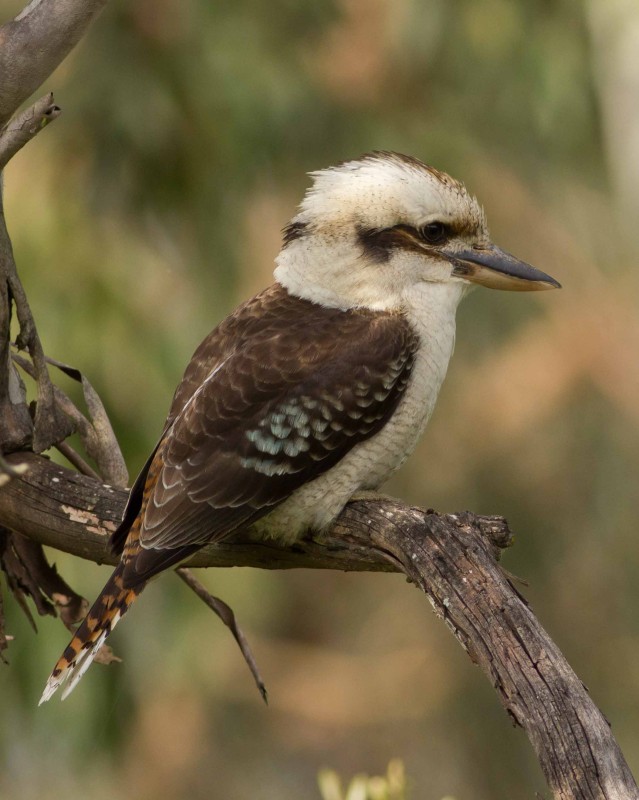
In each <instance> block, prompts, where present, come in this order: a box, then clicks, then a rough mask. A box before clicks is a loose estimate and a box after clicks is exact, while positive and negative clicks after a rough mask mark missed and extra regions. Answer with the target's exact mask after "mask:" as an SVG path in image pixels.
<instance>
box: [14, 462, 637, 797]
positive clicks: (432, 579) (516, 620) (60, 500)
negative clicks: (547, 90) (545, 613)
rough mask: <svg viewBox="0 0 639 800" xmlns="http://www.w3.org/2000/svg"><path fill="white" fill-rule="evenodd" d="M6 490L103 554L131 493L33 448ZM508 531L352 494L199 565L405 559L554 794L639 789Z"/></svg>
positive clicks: (29, 530) (17, 524) (67, 541)
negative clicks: (530, 597)
mask: <svg viewBox="0 0 639 800" xmlns="http://www.w3.org/2000/svg"><path fill="white" fill-rule="evenodd" d="M9 460H10V461H15V462H16V463H17V462H18V461H24V462H27V463H28V464H29V469H28V471H27V472H26V474H25V475H24V476H22V477H20V478H17V479H14V480H12V481H11V482H10V483H9V484H8V485H7V486H6V487H5V488H3V490H2V492H0V525H6V526H7V527H10V528H12V529H14V530H18V531H19V532H20V533H22V534H24V535H26V536H29V537H31V538H33V539H35V540H36V541H38V542H42V543H44V544H49V545H51V546H53V547H57V548H58V549H61V550H65V551H67V552H72V553H74V554H75V555H78V556H81V557H83V558H89V559H90V560H93V561H97V562H98V563H102V562H105V561H111V562H112V561H113V559H112V557H111V556H110V555H109V554H108V553H107V551H106V546H105V545H106V537H107V534H108V533H109V532H110V531H112V530H113V529H114V528H115V526H116V524H117V522H118V521H119V519H120V517H121V514H122V509H123V507H124V503H125V502H126V497H127V493H126V491H124V490H121V489H113V488H111V487H108V486H105V485H103V484H100V483H99V482H97V481H94V480H92V479H91V478H89V477H86V476H82V475H78V474H77V473H74V472H72V471H70V470H67V469H65V468H62V467H59V466H57V465H55V464H52V463H51V462H49V461H47V460H46V459H44V458H42V457H38V456H34V455H33V454H27V453H20V454H18V453H16V454H14V455H12V456H10V457H9ZM510 541H511V535H510V532H509V530H508V526H507V524H506V523H505V521H504V520H503V519H501V518H499V517H477V516H475V515H473V514H470V513H467V512H464V513H460V514H449V515H445V516H440V515H438V514H435V513H432V512H430V513H429V512H426V511H423V510H422V509H419V508H410V507H407V506H406V505H403V504H402V503H400V502H398V501H395V500H391V499H384V500H375V501H372V500H358V501H354V502H351V503H349V505H348V506H347V507H346V509H345V510H344V511H343V512H342V514H341V515H340V517H339V519H338V520H337V522H336V523H335V525H334V527H333V529H332V530H331V531H330V533H329V535H328V536H323V537H321V539H320V538H312V537H310V538H308V539H305V540H304V541H302V542H300V543H299V544H297V545H295V546H294V547H290V548H282V547H278V546H277V545H275V544H268V543H264V542H255V541H252V540H251V534H250V531H242V532H241V535H240V536H238V537H237V538H236V539H234V540H233V541H229V542H227V543H224V544H221V545H217V546H215V547H208V548H205V549H204V550H202V551H201V552H200V553H198V554H197V556H196V557H195V558H194V559H193V560H192V562H191V565H193V566H232V565H236V566H249V565H250V566H258V567H265V568H277V569H281V568H289V567H316V568H333V569H343V570H368V571H382V570H386V571H389V570H390V571H401V572H404V573H405V574H406V575H407V576H408V577H409V578H410V580H411V581H412V582H414V583H415V584H416V585H417V586H418V587H419V588H420V589H421V590H422V591H423V592H425V594H426V595H427V596H428V598H429V600H430V601H431V603H432V605H433V608H434V609H435V613H436V614H437V615H438V616H439V617H441V618H442V619H444V621H445V622H446V623H447V625H448V627H449V628H450V629H451V630H452V632H453V634H454V636H455V637H456V639H457V640H458V641H459V643H460V644H461V645H462V647H463V648H464V650H465V651H466V652H467V653H468V655H469V656H470V658H471V659H472V660H473V662H474V663H476V664H477V665H478V666H479V667H480V668H481V669H482V670H483V672H484V673H485V674H486V675H487V677H488V678H489V680H490V681H491V683H492V685H493V686H494V688H495V690H496V692H497V694H498V696H499V699H500V701H501V703H502V705H503V706H504V708H505V709H506V710H507V711H508V713H509V714H510V715H511V716H512V718H513V719H514V720H515V722H516V723H517V724H518V725H521V726H522V727H523V728H524V730H525V731H526V733H527V735H528V737H529V739H530V741H531V743H532V745H533V747H534V749H535V751H536V753H537V756H538V758H539V761H540V764H541V766H542V769H543V771H544V774H545V776H546V779H547V781H548V784H549V786H550V787H551V789H552V791H553V793H554V796H555V798H558V799H560V800H577V799H579V800H583V799H584V798H588V799H592V800H595V799H596V800H636V798H637V797H638V796H639V789H638V788H637V785H636V783H635V782H634V779H633V777H632V775H631V773H630V770H629V768H628V766H627V764H626V762H625V760H624V757H623V755H622V753H621V751H620V749H619V747H618V745H617V743H616V741H615V739H614V737H613V736H612V733H611V731H610V727H609V725H608V723H607V722H606V720H605V718H604V717H603V715H602V714H601V712H600V711H599V710H598V709H597V707H596V706H595V705H594V703H593V702H592V700H591V698H590V696H589V695H588V692H587V690H586V689H585V687H584V685H583V684H582V682H581V681H580V680H579V678H578V677H577V676H576V675H575V673H574V672H573V671H572V669H571V668H570V666H569V665H568V663H567V662H566V660H565V659H564V657H563V655H562V654H561V652H560V651H559V649H558V647H557V646H556V645H555V643H554V642H553V641H552V639H551V638H550V637H549V636H548V634H547V633H546V631H545V630H544V629H543V628H542V626H541V625H540V623H539V621H538V620H537V619H536V617H535V616H534V614H533V613H532V611H531V610H530V608H529V607H528V605H527V603H526V601H525V600H524V599H523V598H522V596H521V595H520V594H519V592H518V591H517V590H516V589H515V588H514V587H513V585H512V583H511V582H510V580H509V578H508V576H507V574H506V573H505V572H504V571H503V570H502V569H501V567H500V566H499V564H498V563H497V556H498V554H499V551H500V549H501V548H503V547H506V546H508V545H509V544H510Z"/></svg>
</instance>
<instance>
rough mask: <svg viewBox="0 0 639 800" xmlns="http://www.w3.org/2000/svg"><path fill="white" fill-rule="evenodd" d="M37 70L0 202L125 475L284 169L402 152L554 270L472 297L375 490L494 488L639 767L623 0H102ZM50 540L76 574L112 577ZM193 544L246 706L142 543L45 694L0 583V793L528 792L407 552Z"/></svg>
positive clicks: (215, 316)
mask: <svg viewBox="0 0 639 800" xmlns="http://www.w3.org/2000/svg"><path fill="white" fill-rule="evenodd" d="M21 5H22V4H21V3H20V2H16V0H5V2H4V3H3V7H2V16H3V18H4V19H8V18H9V17H10V16H11V15H12V14H13V13H15V12H16V11H17V10H18V9H19V8H20V7H21ZM46 88H47V89H49V88H50V89H53V90H55V96H56V100H57V101H58V103H59V104H60V105H61V106H62V107H63V109H64V114H63V116H62V117H61V118H60V119H59V120H58V121H57V122H56V123H55V125H54V126H52V127H51V129H50V130H47V131H46V132H45V133H43V134H42V135H41V136H39V137H38V138H37V139H36V141H35V142H33V143H32V144H30V145H29V146H28V147H27V148H26V149H25V150H24V151H23V152H22V153H21V154H20V155H19V156H18V157H17V158H16V159H15V160H14V161H13V162H12V163H11V165H10V167H9V169H8V170H7V172H6V176H5V206H6V213H7V217H8V221H9V225H10V230H11V232H12V235H13V241H14V246H15V250H16V257H17V260H18V264H19V267H20V270H21V275H22V279H23V281H24V283H25V285H26V288H27V291H28V293H29V297H30V300H31V303H32V306H33V310H34V312H35V314H36V319H37V321H38V323H39V326H40V333H41V335H42V338H43V341H44V343H45V348H46V350H47V352H48V353H49V354H50V355H51V356H53V357H55V358H58V359H61V360H63V361H66V362H68V363H71V364H74V365H76V366H78V367H79V368H81V369H82V370H83V371H85V372H86V374H87V375H88V376H89V378H90V380H91V381H92V382H93V383H94V385H95V387H96V388H97V389H98V391H99V392H100V393H101V395H102V398H103V400H104V401H105V404H106V406H107V408H108V409H109V411H110V413H111V415H112V419H113V422H114V424H115V426H116V430H117V433H118V435H119V437H120V440H121V443H122V446H123V449H124V452H125V456H126V458H127V461H128V464H129V467H130V470H131V474H132V476H133V475H134V474H135V472H136V470H137V469H138V468H139V467H140V466H141V465H142V463H143V460H144V458H145V456H146V454H147V453H148V452H149V450H150V448H151V447H152V446H153V444H154V441H155V438H156V436H157V435H158V433H159V430H160V428H161V425H162V422H163V418H164V414H165V412H166V410H167V406H168V403H169V401H170V398H171V394H172V392H173V388H174V386H175V384H176V382H177V381H178V379H179V377H180V374H181V370H182V369H183V367H184V365H185V364H186V362H187V360H188V359H189V357H190V355H191V352H192V350H193V349H194V347H195V346H196V344H197V343H198V342H199V340H200V339H201V338H202V337H203V335H204V334H205V333H207V332H208V330H209V329H210V328H211V327H212V326H213V324H214V323H215V322H216V321H218V320H219V319H220V318H221V317H222V316H223V315H225V314H226V313H228V312H229V311H230V310H231V309H232V308H233V307H234V305H235V304H237V303H238V302H239V301H241V300H242V299H244V298H246V297H247V296H248V295H250V294H251V293H253V292H255V291H256V290H258V289H260V288H261V287H263V286H265V285H266V284H267V283H268V282H270V280H271V270H272V263H273V258H274V256H275V255H276V253H277V250H278V246H279V231H280V229H281V227H282V226H283V225H284V224H285V222H286V221H287V219H288V218H289V217H290V216H291V215H292V213H293V212H294V209H295V205H296V203H297V202H298V201H299V199H300V198H301V195H302V193H303V191H304V188H305V187H306V185H307V183H308V180H307V178H306V177H305V172H306V171H308V170H311V169H316V168H319V167H322V166H327V165H329V164H332V163H335V162H337V161H340V160H342V159H345V158H350V157H356V156H358V155H360V154H361V153H362V152H365V151H367V150H372V149H394V150H399V151H402V152H405V153H410V154H413V155H415V156H418V157H419V158H423V159H424V160H426V161H427V162H429V163H432V164H434V165H436V166H437V167H439V168H441V169H444V170H447V171H449V172H450V173H452V174H453V175H454V176H456V177H458V178H460V179H462V180H464V181H465V182H466V183H467V184H468V186H469V187H470V189H471V190H472V191H473V192H474V193H476V194H477V195H478V197H479V198H480V201H481V202H482V203H483V204H484V205H485V208H486V211H487V214H488V219H489V222H490V225H491V230H492V233H493V238H494V239H495V241H496V242H498V243H499V244H500V245H501V246H503V247H504V248H506V249H508V250H510V251H512V252H513V253H515V254H517V255H518V256H519V257H521V258H524V259H526V260H528V261H530V262H531V263H533V264H535V265H536V266H538V267H539V268H541V269H543V270H545V271H547V272H549V273H550V274H551V275H553V276H555V277H556V278H557V279H559V280H560V281H561V282H562V283H563V284H564V289H563V290H562V291H561V292H554V293H548V294H540V295H536V296H530V295H510V294H505V293H498V292H490V291H488V290H478V291H476V292H475V293H473V295H472V296H471V297H470V298H469V299H468V300H467V301H465V303H464V304H463V305H462V307H461V308H460V311H459V315H458V319H459V326H458V338H457V342H458V343H457V352H456V354H455V357H454V359H453V362H452V365H451V368H450V371H449V376H448V379H447V383H446V385H445V387H444V390H443V392H442V395H441V398H440V402H439V405H438V408H437V410H436V412H435V415H434V417H433V420H432V422H431V424H430V427H429V429H428V431H427V433H426V435H425V437H424V439H423V441H422V442H421V444H420V445H419V447H418V449H417V452H416V454H415V455H414V456H413V457H412V459H411V460H410V462H409V463H408V464H407V465H406V467H405V468H404V469H403V470H402V472H401V474H400V475H399V476H398V477H397V478H395V479H394V480H393V482H392V484H391V485H390V486H389V491H390V492H391V493H393V494H396V495H399V496H401V497H403V498H405V499H406V500H409V501H411V502H415V503H419V504H422V505H425V506H432V507H435V508H437V509H439V510H462V509H466V508H470V509H473V510H474V511H477V512H486V513H502V514H505V515H506V516H507V517H508V519H509V520H510V522H511V525H512V527H513V529H514V530H515V531H516V532H517V534H518V535H517V540H516V546H515V547H514V548H513V549H512V550H511V551H510V552H509V553H507V554H506V557H505V566H506V567H507V569H509V570H511V571H512V572H514V573H516V574H518V575H520V576H522V577H524V578H526V579H527V580H528V581H529V583H530V586H529V588H528V589H527V590H526V594H527V596H528V597H529V599H530V601H531V603H532V606H533V608H534V610H535V612H536V613H537V615H538V616H539V617H540V619H541V620H542V622H543V623H544V624H545V626H546V627H547V628H548V629H549V631H550V633H551V635H552V636H553V637H554V638H555V639H556V641H557V643H558V644H559V646H560V647H561V648H562V650H563V651H564V653H565V654H566V656H567V657H568V659H569V661H570V662H571V664H572V665H573V667H574V668H575V670H576V671H577V673H578V674H579V676H580V677H581V678H582V679H583V680H584V682H585V683H586V684H587V685H588V686H589V688H590V691H591V693H592V695H593V697H594V699H595V701H596V702H597V703H598V704H599V705H600V706H601V708H602V709H603V710H604V711H605V713H606V715H607V716H608V718H609V719H610V721H611V723H612V725H613V729H614V731H615V733H616V734H617V736H618V739H619V741H620V743H621V746H622V748H623V749H624V752H625V754H626V756H627V758H628V760H629V762H630V766H631V768H633V769H634V771H635V773H637V772H639V736H638V735H637V729H638V725H639V668H638V664H639V580H638V579H637V575H638V574H639V555H638V548H637V516H638V506H639V496H638V493H637V488H636V486H637V478H638V477H639V317H638V314H637V299H638V297H639V270H638V269H637V263H638V260H639V243H638V239H637V218H638V216H637V215H638V212H639V5H637V4H636V3H634V2H632V0H590V2H575V0H560V1H558V2H554V3H551V2H547V0H526V2H523V0H522V1H521V2H512V1H511V2H509V1H508V0H460V1H459V2H455V3H451V2H446V0H422V1H421V2H420V1H419V0H335V1H334V2H315V3H308V4H306V3H301V2H294V1H293V0H272V2H270V3H263V2H261V0H237V1H236V2H235V3H222V2H211V0H192V2H189V3H183V2H179V0H129V2H124V0H112V2H111V3H110V4H109V6H108V8H107V9H106V11H105V12H104V14H103V15H102V17H101V18H99V19H98V21H97V23H96V24H95V26H94V28H93V29H92V30H91V31H90V33H89V35H88V36H87V37H86V38H85V40H84V41H83V42H82V43H81V45H80V47H79V48H78V49H77V50H76V51H75V52H74V53H73V54H72V56H71V57H70V58H68V59H67V61H66V62H65V63H64V64H63V66H62V67H61V68H60V69H59V70H58V72H57V73H56V74H55V75H54V76H53V77H52V78H51V79H50V80H49V81H48V82H47V84H46ZM67 388H69V389H70V390H71V387H67ZM55 560H56V562H57V564H58V566H59V568H60V570H61V571H62V573H63V575H64V576H65V577H66V578H67V580H69V581H70V582H71V584H72V585H73V586H74V587H75V588H76V589H77V590H79V591H81V592H82V593H83V594H85V595H86V596H88V597H90V598H91V597H93V596H94V595H95V594H96V593H97V592H98V590H99V589H100V588H101V586H102V584H103V583H104V581H105V580H106V577H107V575H108V569H107V568H106V567H104V568H99V567H97V566H95V565H93V564H88V563H86V562H82V561H80V560H74V559H72V558H70V557H66V556H63V555H57V554H56V555H55ZM200 575H201V577H202V579H203V580H204V581H205V582H206V584H207V586H209V587H210V588H211V589H212V590H213V591H214V592H215V593H216V594H219V595H220V596H222V597H223V598H224V599H225V600H226V601H227V602H229V603H230V604H231V605H232V606H233V607H234V608H235V610H236V612H237V614H238V617H239V619H240V622H241V624H243V625H244V627H245V630H246V631H247V633H248V634H249V638H250V640H251V642H252V645H253V647H254V650H255V653H256V656H257V659H258V662H259V664H260V666H261V668H262V671H263V674H264V677H265V679H266V683H267V686H268V688H269V691H270V700H271V704H270V707H269V708H268V709H267V708H265V707H264V706H263V704H262V702H261V700H260V699H259V696H258V694H257V692H256V690H255V688H254V686H253V685H252V682H251V679H250V676H249V674H248V671H247V669H246V667H245V666H244V664H243V663H242V660H241V658H240V656H239V654H238V652H237V650H236V647H235V644H234V643H233V641H232V640H231V637H230V635H229V634H228V633H227V632H226V630H224V629H223V628H222V626H221V625H220V624H219V623H218V622H217V620H216V619H215V618H214V617H213V615H212V614H211V613H210V612H209V611H208V610H207V609H205V608H204V606H203V605H202V604H201V603H200V602H199V601H198V600H197V599H196V598H195V597H194V596H192V595H191V594H190V593H189V592H188V591H187V590H186V589H185V587H184V586H183V585H182V584H181V583H180V582H179V581H178V580H177V579H176V578H175V577H174V576H172V575H170V574H169V575H166V576H164V577H163V578H162V579H161V580H159V581H157V582H156V583H154V584H153V585H152V586H151V587H150V588H149V589H148V590H147V591H146V592H145V595H144V597H143V599H142V600H141V602H140V603H139V604H138V606H136V608H135V610H134V611H132V613H131V615H130V617H127V620H126V622H125V623H124V624H123V625H122V626H121V627H120V628H118V630H117V632H116V633H115V634H114V636H113V646H114V648H115V650H116V652H117V653H118V654H119V655H120V656H122V657H123V658H124V662H123V663H122V664H120V665H114V666H111V667H108V668H107V667H102V666H99V665H98V666H95V667H94V668H92V669H91V671H90V672H89V673H88V675H87V677H86V678H85V679H84V680H83V682H82V684H81V685H80V687H79V688H78V690H76V692H75V693H74V694H73V695H72V697H71V698H70V699H69V700H67V701H66V702H65V703H64V704H60V703H59V702H58V700H57V698H55V699H54V701H53V702H51V703H49V704H48V705H47V706H45V707H43V708H41V709H39V710H38V709H37V708H36V704H37V700H38V698H39V696H40V692H41V689H42V686H43V683H44V681H45V679H46V677H47V675H48V673H49V670H50V668H51V666H52V664H53V662H54V661H55V659H56V658H57V656H58V655H59V652H60V651H61V649H62V647H64V645H65V644H66V641H67V634H66V632H65V631H64V630H63V628H62V625H61V624H60V623H59V622H57V621H55V620H50V619H44V620H39V634H38V635H37V636H35V635H34V634H33V633H32V632H31V631H30V629H29V627H28V625H27V623H26V621H25V620H24V618H23V617H22V616H21V614H20V613H19V611H18V610H17V609H16V607H15V604H14V603H13V602H8V603H7V605H8V606H9V620H8V628H9V631H8V632H9V633H12V634H13V635H14V636H15V641H14V642H13V643H12V645H11V649H10V651H9V658H10V662H11V663H10V666H8V667H1V668H0V681H1V690H0V715H1V719H2V726H1V730H0V747H1V752H0V756H1V761H0V797H2V798H10V800H18V799H19V800H32V799H33V800H35V799H36V798H37V800H49V798H51V799H53V798H60V797H87V798H92V799H93V798H95V800H102V798H105V799H107V798H114V797H127V798H129V797H130V798H141V799H142V800H146V798H163V800H184V799H185V798H195V800H197V799H198V798H211V797H213V798H218V797H219V798H225V799H227V800H235V799H236V798H237V799H238V800H240V799H241V800H243V799H244V798H249V797H251V798H253V797H255V798H268V799H269V800H271V799H272V800H298V798H304V799H306V798H319V793H318V790H317V788H316V773H317V771H318V769H319V768H321V767H323V766H326V765H329V766H331V767H334V768H336V769H338V770H339V771H340V772H341V773H343V774H345V775H350V774H352V773H353V772H356V771H369V772H378V773H379V772H383V771H384V769H385V766H386V764H387V762H388V760H389V759H390V758H391V757H394V756H398V757H401V758H402V759H404V761H405V764H406V770H407V773H408V775H409V776H410V780H411V785H412V791H413V794H412V796H413V797H414V798H426V800H439V798H441V797H442V796H444V795H451V796H453V797H454V798H456V800H507V799H508V800H513V799H514V800H518V798H532V797H533V796H535V792H536V791H538V792H540V793H541V794H542V795H543V796H547V794H546V793H545V792H546V790H545V784H544V781H543V777H542V775H541V772H540V770H539V768H538V766H537V764H536V761H535V758H534V756H533V754H532V751H531V748H530V746H529V744H528V742H527V740H526V738H525V736H524V734H523V733H522V732H521V731H520V730H515V729H513V728H512V726H511V723H510V721H509V719H508V717H507V715H506V714H505V712H504V711H503V710H502V709H501V707H500V706H499V705H498V702H497V700H496V696H495V694H494V692H493V690H492V689H491V687H490V686H489V684H488V682H487V681H486V679H485V678H484V676H483V675H482V674H481V673H480V672H479V671H478V670H477V669H475V668H474V667H473V666H472V665H471V663H470V661H469V659H468V658H467V656H466V655H465V654H464V653H463V652H462V651H461V649H460V648H459V647H458V646H457V644H456V643H455V641H454V640H453V637H452V636H451V635H450V633H449V632H448V630H447V629H446V628H445V626H444V625H442V623H441V622H440V621H439V620H437V619H436V618H435V617H434V616H433V615H432V613H431V611H430V607H429V605H428V603H427V601H426V600H425V598H424V597H423V596H421V595H420V594H419V593H418V592H417V591H415V589H413V588H412V587H410V586H408V585H407V584H406V583H405V581H403V580H402V579H401V578H400V577H398V576H380V575H342V574H329V573H315V572H311V571H297V572H290V573H284V572H280V573H277V572H276V573H273V574H269V573H267V572H260V571H257V570H255V571H251V570H239V569H238V570H230V571H221V570H220V571H209V572H207V573H200Z"/></svg>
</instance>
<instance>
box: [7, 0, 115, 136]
mask: <svg viewBox="0 0 639 800" xmlns="http://www.w3.org/2000/svg"><path fill="white" fill-rule="evenodd" d="M106 2H107V0H31V2H30V3H28V5H27V6H26V7H25V8H24V9H23V11H21V12H20V14H18V16H17V17H16V18H15V19H13V20H11V21H10V22H7V23H5V24H4V25H3V26H2V27H0V76H2V79H1V80H0V126H2V125H3V124H4V123H6V122H7V120H8V119H10V117H11V116H12V114H13V113H14V112H15V111H16V109H17V108H18V107H19V106H20V105H21V104H22V103H23V102H24V101H25V100H26V99H27V98H28V97H29V96H30V95H31V94H33V92H35V91H36V90H37V88H38V87H39V86H40V85H41V84H42V83H43V81H45V80H46V79H47V78H48V77H49V75H51V73H52V72H53V70H54V69H55V68H56V67H57V66H58V65H59V64H60V63H61V62H62V61H63V60H64V58H65V57H66V56H67V54H68V53H69V52H70V51H71V50H72V49H73V48H74V47H75V45H76V44H77V43H78V42H79V41H80V39H81V37H82V36H83V34H84V33H85V31H86V29H87V28H88V26H89V25H90V23H91V22H92V21H93V20H94V19H95V18H96V17H97V15H98V14H99V13H100V11H101V10H102V9H103V8H104V6H105V5H106Z"/></svg>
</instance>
